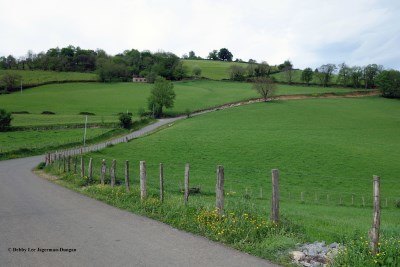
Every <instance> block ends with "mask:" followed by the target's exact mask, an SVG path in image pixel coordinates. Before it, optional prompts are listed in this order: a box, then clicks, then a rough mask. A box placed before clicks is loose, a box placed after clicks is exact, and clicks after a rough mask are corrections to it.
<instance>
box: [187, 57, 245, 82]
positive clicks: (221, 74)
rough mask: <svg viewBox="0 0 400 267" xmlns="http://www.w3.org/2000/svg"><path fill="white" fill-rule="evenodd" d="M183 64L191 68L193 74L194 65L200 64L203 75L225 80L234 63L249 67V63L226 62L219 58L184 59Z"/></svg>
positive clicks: (190, 72) (212, 78)
mask: <svg viewBox="0 0 400 267" xmlns="http://www.w3.org/2000/svg"><path fill="white" fill-rule="evenodd" d="M182 62H183V65H184V66H186V67H187V68H188V70H189V75H191V74H192V70H193V67H195V66H198V67H200V69H201V77H204V78H207V79H211V80H223V79H229V78H230V77H229V71H230V70H229V68H230V67H231V66H232V65H239V66H242V67H244V68H246V67H247V65H248V64H247V63H238V62H226V61H218V60H191V59H185V60H182Z"/></svg>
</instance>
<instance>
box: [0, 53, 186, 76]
mask: <svg viewBox="0 0 400 267" xmlns="http://www.w3.org/2000/svg"><path fill="white" fill-rule="evenodd" d="M0 69H6V70H11V69H13V70H50V71H67V72H70V71H71V72H97V73H98V74H99V78H100V80H101V81H128V80H131V79H132V76H140V77H144V78H147V79H148V80H149V81H150V82H152V81H154V80H155V78H156V77H157V76H162V77H164V78H166V79H169V80H180V79H182V78H183V77H185V75H186V73H187V72H188V70H187V69H186V68H185V67H184V66H183V64H182V62H181V61H180V58H179V57H178V56H176V55H175V54H173V53H169V52H163V51H159V52H155V53H152V52H150V51H148V50H145V51H141V52H139V51H138V50H136V49H131V50H125V51H124V52H122V53H119V54H117V55H115V56H112V55H109V54H107V53H106V52H105V51H104V50H102V49H97V50H90V49H81V48H80V47H79V46H78V47H74V46H71V45H70V46H67V47H63V48H58V47H56V48H50V49H49V50H47V51H46V52H40V53H37V54H35V53H33V52H32V51H28V53H27V54H26V55H25V56H22V57H19V58H15V57H14V56H12V55H9V56H7V57H4V56H3V57H0Z"/></svg>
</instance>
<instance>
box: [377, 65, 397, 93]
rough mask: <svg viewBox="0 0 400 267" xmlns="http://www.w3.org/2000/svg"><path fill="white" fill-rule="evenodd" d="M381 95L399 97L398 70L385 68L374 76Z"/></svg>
mask: <svg viewBox="0 0 400 267" xmlns="http://www.w3.org/2000/svg"><path fill="white" fill-rule="evenodd" d="M376 80H377V85H378V86H379V89H380V90H381V91H382V96H384V97H389V98H400V71H397V70H385V71H382V72H381V73H380V74H379V75H378V77H377V78H376Z"/></svg>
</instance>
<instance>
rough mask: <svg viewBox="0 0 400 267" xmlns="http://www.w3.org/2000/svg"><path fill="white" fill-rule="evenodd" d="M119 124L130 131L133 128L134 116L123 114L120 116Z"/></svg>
mask: <svg viewBox="0 0 400 267" xmlns="http://www.w3.org/2000/svg"><path fill="white" fill-rule="evenodd" d="M119 123H120V125H121V127H122V128H125V129H130V128H131V126H132V114H129V113H122V114H120V115H119Z"/></svg>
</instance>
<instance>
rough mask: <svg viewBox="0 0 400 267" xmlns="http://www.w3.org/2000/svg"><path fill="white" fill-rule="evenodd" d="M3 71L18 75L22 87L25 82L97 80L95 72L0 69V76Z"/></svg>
mask: <svg viewBox="0 0 400 267" xmlns="http://www.w3.org/2000/svg"><path fill="white" fill-rule="evenodd" d="M4 73H14V74H18V75H20V76H21V77H22V87H24V85H26V84H28V85H35V84H41V83H48V82H66V81H97V80H98V76H97V74H94V73H80V72H57V71H44V70H0V76H2V75H3V74H4ZM18 87H19V85H18Z"/></svg>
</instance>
